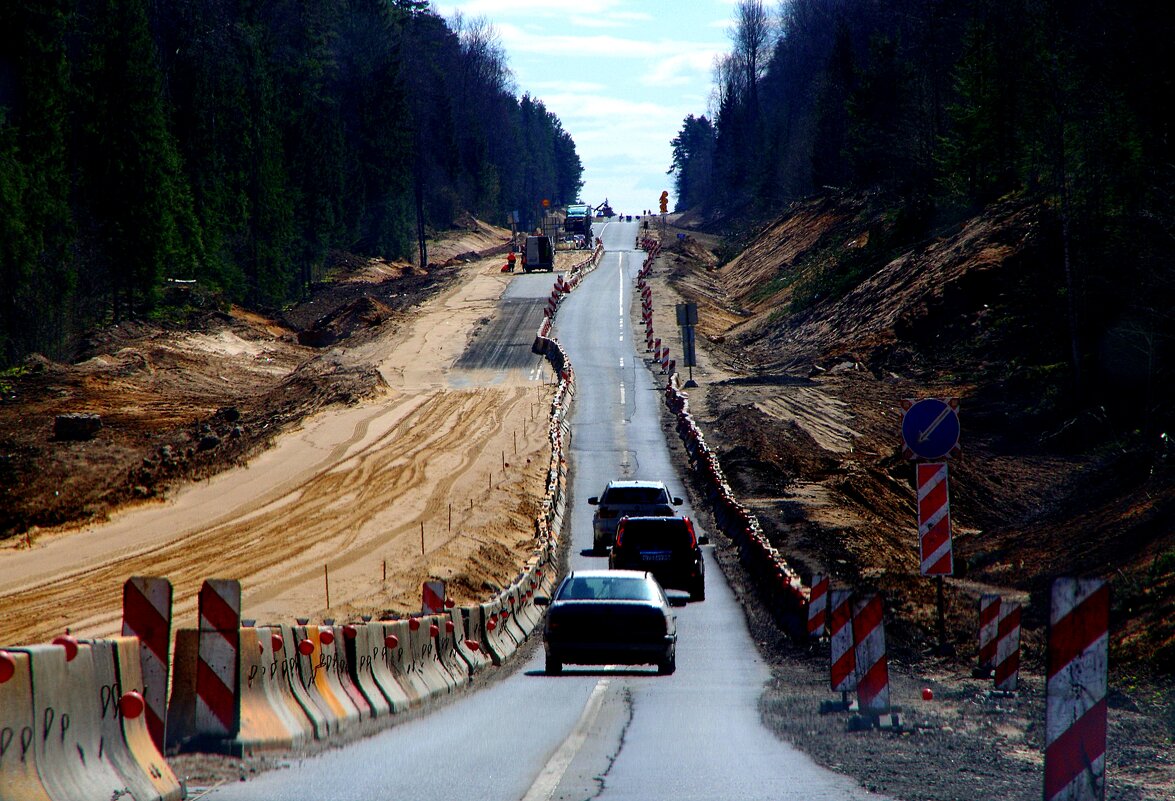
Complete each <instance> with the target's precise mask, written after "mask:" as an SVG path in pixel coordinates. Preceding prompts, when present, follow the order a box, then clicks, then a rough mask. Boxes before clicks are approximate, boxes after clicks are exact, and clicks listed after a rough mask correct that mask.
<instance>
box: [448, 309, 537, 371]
mask: <svg viewBox="0 0 1175 801" xmlns="http://www.w3.org/2000/svg"><path fill="white" fill-rule="evenodd" d="M546 305H547V300H546V298H542V299H537V298H506V299H504V300H503V301H502V302H501V303H500V304H499V306H498V309H497V311H496V312H495V313H494V317H493V319H492V320H491V321H490V322H489V324H488V325H486V327H485V328H483V329H482V330H481V331H479V332H478V334H477V336H476V337H475V338H474V340H473V341H472V342H471V343H470V344H469V346H468V347H467V348H466V349H465V353H463V354H461V357H460V358H459V359H457V363H456V365H455V366H456V367H457V368H458V369H461V370H478V369H490V370H510V369H515V368H518V369H525V368H529V367H533V366H534V363H535V361H536V360H537V359H538V358H539V357H538V356H535V355H534V354H533V353H531V352H530V346H531V345H532V344H533V343H534V336H535V332H536V331H538V327H539V324H540V323H542V321H543V309H544V308H546Z"/></svg>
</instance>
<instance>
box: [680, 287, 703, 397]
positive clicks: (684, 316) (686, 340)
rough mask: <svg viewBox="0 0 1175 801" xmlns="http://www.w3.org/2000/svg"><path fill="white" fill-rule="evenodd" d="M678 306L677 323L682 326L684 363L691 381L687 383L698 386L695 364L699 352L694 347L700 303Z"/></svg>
mask: <svg viewBox="0 0 1175 801" xmlns="http://www.w3.org/2000/svg"><path fill="white" fill-rule="evenodd" d="M676 308H677V325H678V326H679V327H680V328H681V354H682V364H684V365H685V366H686V367H688V368H689V381H687V382H686V384H685V385H686V386H687V387H696V386H697V383H696V382H695V381H694V365H696V364H697V363H698V360H697V352H696V350H695V348H694V343H695V336H694V326H696V325H697V324H698V304H696V303H678V304H677V307H676Z"/></svg>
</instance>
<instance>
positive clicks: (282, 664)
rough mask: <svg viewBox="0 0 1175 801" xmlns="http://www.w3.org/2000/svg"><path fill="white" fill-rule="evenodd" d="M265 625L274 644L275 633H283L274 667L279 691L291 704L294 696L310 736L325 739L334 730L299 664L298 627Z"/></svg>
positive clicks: (276, 652) (292, 708) (293, 710)
mask: <svg viewBox="0 0 1175 801" xmlns="http://www.w3.org/2000/svg"><path fill="white" fill-rule="evenodd" d="M265 628H266V630H267V631H268V632H269V633H270V637H271V640H270V642H271V644H272V642H273V640H272V636H273V635H274V634H277V635H279V636H280V637H281V648H280V649H278V648H274V651H273V657H274V662H273V664H272V666H271V667H270V671H271V673H272V674H273V677H274V679H275V683H276V686H277V688H278V691H279V692H280V693H281V694H282V695H283V697H285V698H286V704H287V706H290V701H289V699H291V698H292V699H293V702H294V704H295V705H296V709H295V707H293V706H291V707H290V708H291V711H292V713H293V715H294V716H295V717H297V714H298V713H299V712H300V713H301V714H302V716H303V717H304V718H305V719H306V723H307V725H308V727H309V731H310V736H312V737H314V739H316V740H325V739H326V738H327V737H329V736H330V733H331V725H330V718H329V717H328V716H327V715H326V713H325V712H323V710H322V707H321V706H320V704H319V702H318V701H316V700H315V699H314V698H312V697H311V695H310V691H309V690H308V689H307V688H306V685H305V684H304V683H303V681H302V675H301V672H300V670H299V668H298V663H299V660H300V658H301V655H300V654H299V653H298V642H299V640H298V638H297V635H296V634H295V632H294V627H293V626H288V625H276V626H266V627H265ZM287 694H288V695H287Z"/></svg>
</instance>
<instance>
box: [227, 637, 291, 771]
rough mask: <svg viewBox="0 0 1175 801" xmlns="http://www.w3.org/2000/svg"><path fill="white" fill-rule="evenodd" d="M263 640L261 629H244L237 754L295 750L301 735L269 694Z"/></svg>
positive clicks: (240, 668)
mask: <svg viewBox="0 0 1175 801" xmlns="http://www.w3.org/2000/svg"><path fill="white" fill-rule="evenodd" d="M261 638H262V631H261V630H260V629H255V628H242V629H241V631H240V635H239V640H238V641H239V643H240V650H239V651H238V663H239V664H238V669H239V675H240V677H241V680H240V688H239V690H238V692H239V695H240V700H239V703H240V727H239V729H238V731H237V736H236V737H235V738H234V743H235V744H236V746H237V747H236V748H234V749H233V750H234V751H239V752H241V753H245V754H250V753H253V752H254V751H266V750H281V749H289V748H292V747H293V744H294V739H295V737H296V736H297V735H298V734H299V732H297V731H294V730H291V728H290V727H289V726H288V725H287V723H286V720H285V718H284V717H283V716H282V714H281V713H280V712H279V711H278V703H280V702H279V701H277V699H276V697H275V695H274V694H273V693H272V692H270V690H269V668H268V667H267V666H266V664H265V662H264V661H263V657H264V656H265V646H263V645H262V644H261Z"/></svg>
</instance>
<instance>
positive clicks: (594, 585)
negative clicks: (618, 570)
mask: <svg viewBox="0 0 1175 801" xmlns="http://www.w3.org/2000/svg"><path fill="white" fill-rule="evenodd" d="M558 600H560V601H592V600H612V601H654V600H656V593H655V590H654V588H653V587H652V586H651V585H650V584H649V582H648V581H646V580H645V579H643V578H638V577H629V576H592V577H582V576H577V577H575V578H572V579H570V580H569V581H568V582H567V583H566V584H564V585H563V589H562V590H561V591H560V592H559V598H558Z"/></svg>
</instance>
